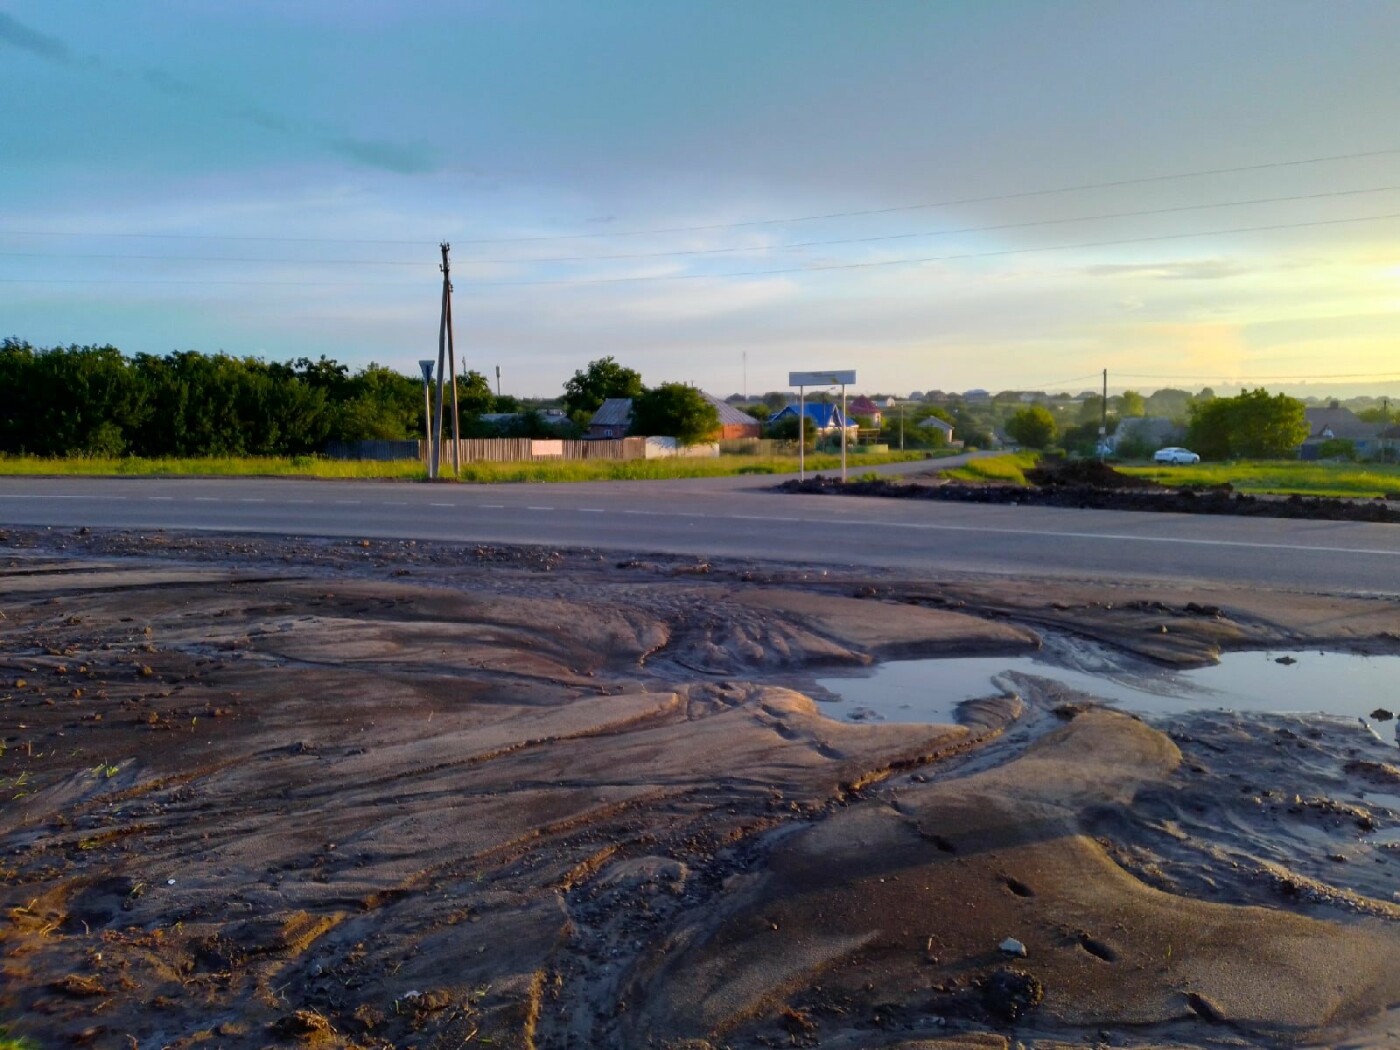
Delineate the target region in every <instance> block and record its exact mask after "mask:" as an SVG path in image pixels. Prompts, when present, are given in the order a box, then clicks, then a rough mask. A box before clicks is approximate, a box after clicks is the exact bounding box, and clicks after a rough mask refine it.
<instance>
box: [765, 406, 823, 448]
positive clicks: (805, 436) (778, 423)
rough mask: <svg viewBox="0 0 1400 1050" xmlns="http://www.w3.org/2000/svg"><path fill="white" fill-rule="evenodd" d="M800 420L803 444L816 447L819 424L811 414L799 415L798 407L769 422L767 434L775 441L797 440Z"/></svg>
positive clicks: (806, 446)
mask: <svg viewBox="0 0 1400 1050" xmlns="http://www.w3.org/2000/svg"><path fill="white" fill-rule="evenodd" d="M799 420H800V422H801V429H802V444H803V446H804V447H805V448H816V445H817V424H816V420H814V419H813V418H812V417H811V416H798V414H797V409H796V408H794V409H793V410H792V411H791V412H790V413H788V414H787V415H785V416H783V417H781V418H780V419H776V420H774V421H773V422H772V423H769V424H768V427H767V435H768V437H770V438H773V439H774V440H775V441H794V442H795V441H796V440H797V432H798V424H799Z"/></svg>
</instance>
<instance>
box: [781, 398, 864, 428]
mask: <svg viewBox="0 0 1400 1050" xmlns="http://www.w3.org/2000/svg"><path fill="white" fill-rule="evenodd" d="M805 410H806V416H807V418H808V419H810V420H811V421H812V425H813V426H814V427H816V430H817V433H818V434H831V433H835V432H838V431H840V430H841V429H842V428H845V429H846V430H847V431H848V432H849V431H851V430H854V429H855V424H854V423H847V422H846V420H845V417H843V416H842V415H841V406H840V405H827V404H823V403H822V402H820V401H817V402H808V403H807V405H806V406H805ZM789 416H792V417H793V418H796V416H797V406H796V405H788V407H787V408H785V409H783V410H782V411H781V412H777V413H775V414H774V415H772V416H770V417H769V418H768V424H769V426H771V425H773V424H774V423H776V422H778V420H780V419H786V418H787V417H789ZM852 436H854V435H852Z"/></svg>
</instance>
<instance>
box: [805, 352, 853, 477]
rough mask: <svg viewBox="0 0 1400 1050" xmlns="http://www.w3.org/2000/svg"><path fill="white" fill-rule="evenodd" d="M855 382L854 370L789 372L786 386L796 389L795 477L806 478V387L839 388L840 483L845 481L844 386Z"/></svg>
mask: <svg viewBox="0 0 1400 1050" xmlns="http://www.w3.org/2000/svg"><path fill="white" fill-rule="evenodd" d="M855 381H856V373H855V369H838V370H836V371H832V372H789V373H788V386H795V387H797V477H798V480H804V479H805V478H806V477H807V470H806V465H807V461H806V457H805V456H804V448H805V442H804V441H803V435H804V432H805V430H806V427H807V387H809V386H839V387H840V388H841V481H842V483H844V482H845V480H846V386H847V385H848V384H854V383H855Z"/></svg>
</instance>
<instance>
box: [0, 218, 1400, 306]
mask: <svg viewBox="0 0 1400 1050" xmlns="http://www.w3.org/2000/svg"><path fill="white" fill-rule="evenodd" d="M1392 219H1400V212H1385V213H1383V214H1379V215H1358V216H1349V217H1346V218H1338V219H1315V220H1311V221H1307V222H1285V223H1270V224H1267V225H1261V226H1234V227H1227V228H1224V229H1216V230H1197V231H1193V232H1189V233H1168V234H1158V235H1155V236H1151V237H1125V238H1118V239H1115V240H1100V241H1077V242H1073V243H1069V244H1046V245H1036V246H1034V247H1028V248H1001V249H996V250H993V251H984V252H961V253H957V254H953V255H934V256H924V257H920V258H902V259H877V260H867V261H865V262H854V263H819V264H815V265H811V266H793V267H779V268H770V269H766V270H733V271H726V272H722V273H684V274H646V275H636V276H628V277H584V278H568V279H562V280H539V281H472V282H471V283H470V284H469V285H467V287H466V290H467V291H468V292H470V291H475V290H478V289H483V288H522V287H547V286H565V287H586V286H590V285H602V284H634V283H641V282H649V281H694V280H719V279H723V278H728V277H769V276H783V275H788V274H795V273H824V272H830V271H835V270H860V269H873V268H877V267H887V266H918V265H924V264H928V263H937V262H961V261H965V260H971V259H989V258H997V257H1001V256H1008V255H1028V254H1034V253H1038V252H1052V251H1071V250H1076V249H1082V248H1107V247H1119V246H1123V245H1129V244H1151V243H1160V242H1163V241H1175V240H1189V239H1191V238H1197V237H1218V236H1223V235H1225V234H1236V233H1265V232H1271V231H1277V230H1296V229H1307V228H1315V227H1322V226H1342V225H1348V224H1354V223H1361V222H1383V221H1388V220H1392ZM279 261H286V260H279ZM0 284H194V285H199V284H209V285H274V286H280V285H285V286H289V287H290V286H299V287H310V286H322V287H366V286H372V287H415V288H416V287H419V284H418V282H397V283H396V284H394V285H386V284H385V282H382V281H288V280H224V279H195V278H183V279H166V278H157V279H143V278H135V279H129V278H24V277H18V278H15V277H0Z"/></svg>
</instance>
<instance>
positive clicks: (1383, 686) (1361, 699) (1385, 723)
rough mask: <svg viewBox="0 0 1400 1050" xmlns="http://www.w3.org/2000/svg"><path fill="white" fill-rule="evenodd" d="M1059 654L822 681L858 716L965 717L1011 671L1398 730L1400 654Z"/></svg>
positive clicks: (931, 664) (1137, 702) (838, 710)
mask: <svg viewBox="0 0 1400 1050" xmlns="http://www.w3.org/2000/svg"><path fill="white" fill-rule="evenodd" d="M1050 655H1051V658H1049V659H1047V658H1042V657H1038V656H1037V657H1026V656H1022V657H968V658H955V659H924V660H898V661H892V662H889V663H884V664H880V665H878V666H877V667H875V668H874V669H873V671H871V672H869V673H867V674H862V675H859V676H855V675H842V676H832V677H825V678H820V679H817V682H816V684H817V686H818V687H819V689H820V690H822V691H823V692H824V693H825V694H827V695H828V696H829V697H830V698H831V700H830V702H828V703H824V704H823V705H822V710H823V711H824V712H825V713H826V714H828V715H829V716H831V717H833V718H838V719H842V720H845V721H853V722H877V721H884V722H905V723H956V722H957V721H958V718H957V708H958V705H959V704H961V703H962V702H963V701H965V700H972V699H975V698H978V697H985V696H989V695H996V694H998V693H1001V692H1015V691H1016V689H1015V686H1014V684H1013V683H1012V682H1011V681H1010V680H1009V679H1008V678H1007V677H1005V676H1007V675H1013V674H1020V675H1034V676H1036V677H1039V678H1048V679H1051V680H1053V681H1056V682H1059V683H1061V684H1062V685H1064V686H1067V687H1068V688H1070V689H1072V690H1074V691H1076V692H1081V693H1085V694H1087V695H1089V696H1093V697H1097V698H1099V699H1101V700H1104V701H1106V702H1108V703H1110V704H1112V705H1113V706H1115V707H1118V708H1120V709H1122V710H1125V711H1129V712H1132V713H1133V714H1138V715H1143V716H1147V717H1164V716H1174V715H1180V714H1185V713H1188V712H1192V711H1202V710H1209V711H1226V712H1235V713H1258V714H1305V715H1306V714H1319V715H1332V716H1338V717H1344V718H1356V719H1361V720H1363V721H1366V722H1373V723H1375V725H1376V730H1377V732H1378V733H1380V734H1381V735H1382V736H1383V737H1385V738H1386V739H1389V738H1390V737H1391V736H1392V735H1393V733H1394V729H1393V728H1391V727H1393V726H1394V725H1395V723H1394V721H1392V720H1390V719H1389V718H1386V717H1384V715H1385V714H1386V713H1393V712H1394V711H1395V710H1396V707H1397V699H1398V698H1400V691H1398V690H1397V683H1400V656H1363V655H1358V654H1355V653H1344V652H1320V651H1317V650H1311V651H1281V650H1280V651H1272V650H1266V651H1256V652H1241V653H1225V654H1223V655H1222V656H1221V659H1220V663H1219V664H1216V665H1214V666H1210V667H1200V668H1194V669H1191V670H1171V671H1168V670H1162V669H1158V668H1153V667H1150V666H1148V665H1146V664H1143V663H1140V662H1139V663H1138V664H1137V665H1136V666H1122V665H1121V662H1118V661H1115V660H1114V659H1113V658H1111V657H1109V656H1107V655H1105V654H1104V653H1102V652H1095V651H1086V650H1084V648H1083V647H1082V646H1080V647H1078V648H1077V650H1076V651H1074V652H1069V651H1063V652H1060V653H1055V652H1054V651H1053V647H1052V652H1051V654H1050ZM1056 657H1059V659H1057V658H1056ZM1066 662H1070V663H1074V664H1077V665H1078V666H1066V665H1065V664H1066ZM818 695H820V694H818Z"/></svg>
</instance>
